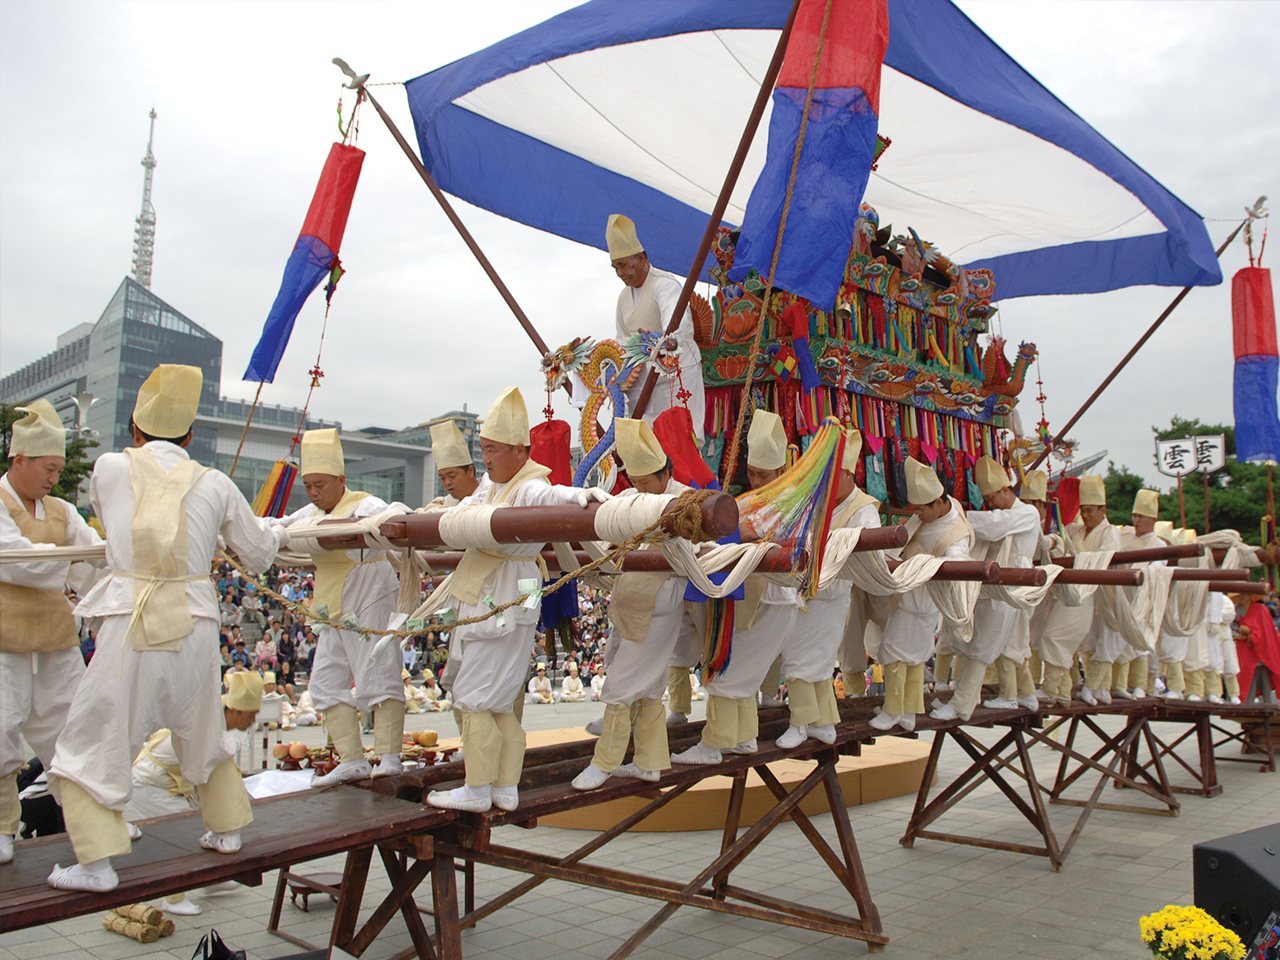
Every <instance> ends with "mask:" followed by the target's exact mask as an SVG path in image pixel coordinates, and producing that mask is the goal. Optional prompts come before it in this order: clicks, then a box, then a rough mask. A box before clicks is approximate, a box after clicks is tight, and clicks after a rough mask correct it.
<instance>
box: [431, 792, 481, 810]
mask: <svg viewBox="0 0 1280 960" xmlns="http://www.w3.org/2000/svg"><path fill="white" fill-rule="evenodd" d="M427 803H428V804H430V805H431V806H433V807H438V808H440V809H442V810H465V811H467V812H469V813H485V812H487V811H488V810H489V809H490V808H492V807H493V791H492V790H491V789H490V788H489V787H487V786H486V787H476V788H475V789H474V790H473V789H472V788H471V787H465V786H463V787H455V788H454V789H453V790H432V791H431V792H430V793H429V794H427Z"/></svg>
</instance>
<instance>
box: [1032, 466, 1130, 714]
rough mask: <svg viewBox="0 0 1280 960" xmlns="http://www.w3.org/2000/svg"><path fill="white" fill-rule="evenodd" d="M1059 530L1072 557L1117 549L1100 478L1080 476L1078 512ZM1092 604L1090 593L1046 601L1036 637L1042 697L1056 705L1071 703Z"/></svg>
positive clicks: (1051, 595)
mask: <svg viewBox="0 0 1280 960" xmlns="http://www.w3.org/2000/svg"><path fill="white" fill-rule="evenodd" d="M1062 533H1063V539H1064V541H1065V543H1064V547H1065V549H1066V550H1067V551H1068V552H1069V553H1071V554H1072V555H1073V556H1075V555H1078V554H1081V553H1100V552H1105V551H1112V552H1114V551H1116V550H1119V549H1120V531H1119V530H1118V529H1116V528H1115V527H1113V526H1112V525H1111V521H1109V520H1108V519H1107V487H1106V484H1105V483H1103V481H1102V478H1101V477H1099V476H1093V475H1086V476H1083V477H1081V478H1080V515H1079V516H1078V517H1077V519H1075V520H1073V521H1071V523H1069V524H1067V526H1066V529H1065V530H1063V532H1062ZM1093 603H1094V595H1093V594H1090V595H1089V596H1087V597H1085V598H1084V600H1083V601H1082V602H1081V604H1080V606H1078V607H1070V606H1067V604H1065V603H1063V602H1062V601H1061V600H1058V599H1057V598H1056V597H1054V595H1053V594H1052V593H1050V595H1049V597H1048V598H1047V599H1046V600H1045V604H1046V605H1047V612H1046V614H1045V620H1044V625H1043V626H1042V627H1041V629H1040V636H1039V641H1040V644H1039V653H1040V660H1041V661H1042V662H1043V664H1044V679H1043V681H1042V682H1041V685H1040V690H1041V691H1042V692H1043V693H1044V697H1042V698H1041V699H1044V700H1047V701H1049V702H1053V703H1058V704H1068V703H1070V702H1071V687H1072V676H1071V667H1072V664H1073V663H1074V662H1075V660H1076V658H1077V657H1078V656H1079V653H1080V648H1081V646H1082V645H1083V644H1084V642H1085V638H1086V637H1087V636H1088V635H1089V629H1090V627H1091V625H1092V623H1093ZM1090 696H1092V694H1090Z"/></svg>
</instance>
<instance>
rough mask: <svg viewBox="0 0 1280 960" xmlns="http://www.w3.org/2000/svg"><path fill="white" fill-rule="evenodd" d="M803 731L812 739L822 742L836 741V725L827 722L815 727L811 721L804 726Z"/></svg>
mask: <svg viewBox="0 0 1280 960" xmlns="http://www.w3.org/2000/svg"><path fill="white" fill-rule="evenodd" d="M805 732H806V733H807V734H808V735H809V736H810V737H812V738H813V739H814V740H820V741H821V742H823V743H835V742H836V725H835V724H834V723H828V724H827V725H826V726H825V727H817V726H814V725H813V724H812V723H811V724H809V726H807V727H806V728H805Z"/></svg>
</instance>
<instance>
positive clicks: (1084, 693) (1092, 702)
mask: <svg viewBox="0 0 1280 960" xmlns="http://www.w3.org/2000/svg"><path fill="white" fill-rule="evenodd" d="M1079 697H1080V702H1081V703H1087V704H1088V705H1089V706H1091V707H1096V706H1097V705H1098V698H1097V697H1095V696H1094V695H1093V691H1092V690H1090V689H1089V688H1088V687H1081V688H1080V693H1079Z"/></svg>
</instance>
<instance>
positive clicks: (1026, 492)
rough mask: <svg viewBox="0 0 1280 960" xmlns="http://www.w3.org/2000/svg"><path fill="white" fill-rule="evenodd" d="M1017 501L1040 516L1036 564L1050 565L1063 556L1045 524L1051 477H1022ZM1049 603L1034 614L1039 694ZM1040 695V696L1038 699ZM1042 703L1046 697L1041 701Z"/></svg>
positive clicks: (1034, 674) (1034, 675)
mask: <svg viewBox="0 0 1280 960" xmlns="http://www.w3.org/2000/svg"><path fill="white" fill-rule="evenodd" d="M1018 499H1019V500H1021V501H1022V502H1023V503H1026V504H1029V505H1030V506H1032V507H1034V508H1035V511H1036V513H1038V514H1039V515H1040V545H1039V546H1038V547H1037V548H1036V552H1035V555H1034V556H1033V557H1032V562H1033V563H1037V564H1039V563H1048V562H1049V558H1050V557H1051V556H1054V555H1056V554H1057V553H1061V552H1062V538H1061V537H1060V536H1058V535H1057V534H1047V533H1045V532H1044V527H1045V520H1046V518H1047V517H1048V516H1049V476H1048V474H1046V473H1045V472H1044V471H1043V470H1030V471H1028V472H1027V473H1026V474H1024V475H1023V478H1022V483H1021V485H1020V486H1019V487H1018ZM1048 607H1049V604H1048V599H1047V598H1046V599H1045V600H1043V601H1041V602H1040V604H1039V605H1038V606H1037V607H1036V609H1035V610H1034V611H1033V612H1032V614H1031V626H1030V634H1031V636H1030V639H1031V659H1030V661H1028V662H1029V666H1030V670H1031V686H1032V687H1033V688H1035V689H1036V690H1037V691H1038V689H1039V687H1040V678H1041V677H1042V676H1043V669H1044V663H1043V661H1041V659H1040V630H1041V628H1042V627H1043V626H1044V618H1045V616H1046V614H1047V613H1048ZM1038 695H1039V694H1038V693H1037V696H1038ZM1040 699H1041V700H1043V699H1044V698H1043V697H1040Z"/></svg>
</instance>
